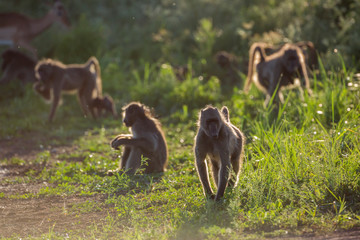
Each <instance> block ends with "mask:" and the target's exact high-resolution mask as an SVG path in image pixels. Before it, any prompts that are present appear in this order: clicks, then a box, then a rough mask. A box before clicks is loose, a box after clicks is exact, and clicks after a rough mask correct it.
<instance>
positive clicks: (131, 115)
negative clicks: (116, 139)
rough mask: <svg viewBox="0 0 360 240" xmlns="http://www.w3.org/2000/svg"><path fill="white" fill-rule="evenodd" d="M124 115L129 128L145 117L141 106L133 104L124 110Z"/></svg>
mask: <svg viewBox="0 0 360 240" xmlns="http://www.w3.org/2000/svg"><path fill="white" fill-rule="evenodd" d="M123 115H124V118H123V119H124V120H123V122H124V124H125V125H126V126H127V127H131V126H132V125H133V124H134V123H135V121H136V119H137V118H141V117H144V116H145V111H144V108H143V107H142V106H141V105H140V104H137V103H132V104H129V105H128V106H126V107H125V108H124V113H123Z"/></svg>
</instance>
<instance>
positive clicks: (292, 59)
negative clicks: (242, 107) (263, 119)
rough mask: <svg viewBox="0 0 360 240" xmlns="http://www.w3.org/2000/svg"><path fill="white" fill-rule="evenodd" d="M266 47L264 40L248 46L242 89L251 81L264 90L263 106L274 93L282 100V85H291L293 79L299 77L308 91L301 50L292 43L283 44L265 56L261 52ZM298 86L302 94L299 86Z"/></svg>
mask: <svg viewBox="0 0 360 240" xmlns="http://www.w3.org/2000/svg"><path fill="white" fill-rule="evenodd" d="M267 46H268V45H266V44H264V43H254V44H253V45H252V46H251V48H250V51H249V68H248V76H247V79H246V83H245V87H244V91H245V92H246V93H247V92H249V90H250V86H251V83H252V82H254V83H255V84H256V86H257V87H258V88H259V89H260V90H261V91H262V92H264V93H265V95H266V99H265V102H264V105H266V106H267V105H268V104H269V102H270V100H271V97H272V96H273V94H274V93H275V96H276V97H278V98H279V100H280V101H281V102H284V97H283V95H282V93H281V91H282V90H283V89H284V88H291V87H295V86H296V84H295V79H297V78H301V80H302V81H301V85H302V86H303V87H305V88H306V90H307V91H308V93H309V94H311V93H312V92H311V89H310V82H309V78H308V73H307V69H306V66H305V57H304V54H303V52H302V50H301V49H300V48H299V47H298V46H296V45H294V44H285V45H284V46H283V47H281V49H280V50H279V51H277V52H275V53H273V54H271V55H269V56H267V55H266V54H265V48H266V47H267ZM299 89H300V91H301V93H302V89H301V88H299ZM275 100H276V99H275Z"/></svg>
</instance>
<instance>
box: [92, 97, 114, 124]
mask: <svg viewBox="0 0 360 240" xmlns="http://www.w3.org/2000/svg"><path fill="white" fill-rule="evenodd" d="M91 107H92V108H93V109H94V110H95V111H96V113H97V115H98V116H100V117H101V116H102V115H103V113H104V112H105V114H106V113H111V114H112V115H113V117H114V118H115V119H116V118H117V112H116V108H115V103H114V100H113V99H112V97H111V96H109V95H106V96H105V97H96V98H95V99H93V100H92V104H91Z"/></svg>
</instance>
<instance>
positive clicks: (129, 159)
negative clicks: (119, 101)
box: [111, 102, 168, 174]
mask: <svg viewBox="0 0 360 240" xmlns="http://www.w3.org/2000/svg"><path fill="white" fill-rule="evenodd" d="M123 110H124V119H123V122H124V124H125V125H126V126H127V127H130V128H131V132H132V135H119V136H117V137H116V138H114V139H113V140H112V141H111V147H112V148H114V149H118V148H119V146H121V145H124V146H125V148H124V152H123V155H122V160H121V163H120V170H125V171H126V172H127V173H128V174H135V172H136V171H137V170H138V169H139V168H140V167H144V168H145V173H153V172H164V171H165V168H166V166H167V161H168V151H167V144H166V140H165V136H164V133H163V131H162V130H161V126H160V123H159V121H158V120H156V119H155V118H153V117H152V116H151V114H150V111H149V109H148V108H147V107H146V106H144V105H142V104H140V103H137V102H132V103H130V104H128V105H126V106H125V107H124V108H123ZM142 156H143V157H145V158H147V159H148V161H147V165H146V166H141V157H142Z"/></svg>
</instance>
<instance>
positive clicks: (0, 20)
mask: <svg viewBox="0 0 360 240" xmlns="http://www.w3.org/2000/svg"><path fill="white" fill-rule="evenodd" d="M67 15H68V14H67V12H66V10H65V8H64V5H63V4H62V3H61V2H60V1H59V0H55V1H54V5H53V6H52V8H51V9H50V10H49V11H48V13H47V14H46V15H45V16H44V17H42V18H39V19H32V18H29V17H27V16H25V15H22V14H19V13H15V12H9V13H0V45H13V46H15V47H23V48H25V49H27V50H29V51H30V52H31V53H32V54H33V55H34V56H37V54H36V49H35V48H34V47H33V46H32V45H31V44H30V42H31V40H32V39H33V38H35V37H36V36H37V35H39V34H40V33H42V32H43V31H45V30H46V29H47V28H49V27H50V26H51V25H52V24H53V23H54V22H59V23H61V24H62V25H63V26H64V27H65V28H69V27H70V21H69V19H68V16H67Z"/></svg>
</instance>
